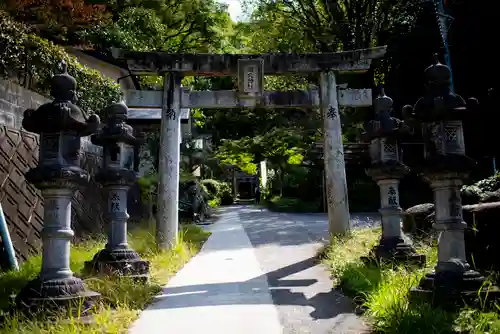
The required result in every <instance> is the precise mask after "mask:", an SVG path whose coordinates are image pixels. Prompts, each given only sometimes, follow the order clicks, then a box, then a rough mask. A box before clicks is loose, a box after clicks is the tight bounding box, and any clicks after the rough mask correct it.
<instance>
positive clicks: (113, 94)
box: [0, 10, 122, 114]
mask: <svg viewBox="0 0 500 334" xmlns="http://www.w3.org/2000/svg"><path fill="white" fill-rule="evenodd" d="M0 31H1V32H2V33H1V34H0V45H1V46H2V48H0V77H2V78H5V79H14V80H17V81H18V82H19V83H20V84H21V85H23V86H24V87H25V88H28V89H31V90H33V91H35V92H37V93H39V94H41V95H44V96H50V78H51V77H52V76H53V75H54V74H56V72H57V71H58V70H59V69H58V68H59V67H60V65H59V64H60V63H61V61H63V60H64V61H65V62H66V64H67V66H68V68H67V70H68V73H69V74H70V75H72V76H73V77H74V78H75V79H76V81H77V83H78V90H77V98H78V101H77V103H76V104H77V105H78V106H79V107H81V108H82V110H84V111H85V112H86V113H87V114H89V113H96V114H99V113H100V112H101V111H102V110H103V109H104V108H105V107H106V106H108V105H110V104H111V103H113V102H117V101H119V100H121V98H122V91H121V89H120V86H119V85H118V84H117V83H115V82H114V81H113V80H112V79H110V78H108V77H105V76H103V75H102V74H101V73H100V72H99V71H96V70H93V69H90V68H88V67H86V66H84V65H82V64H80V63H79V62H78V61H77V59H76V57H73V56H70V55H69V54H68V53H67V52H66V51H65V50H64V48H62V47H60V46H58V45H55V44H54V43H52V42H50V41H48V40H46V39H43V38H41V37H39V36H37V35H35V34H31V33H30V30H29V28H28V27H27V26H25V25H24V24H22V23H19V22H16V21H15V20H13V19H12V18H11V17H9V15H8V14H7V13H5V12H4V11H1V10H0Z"/></svg>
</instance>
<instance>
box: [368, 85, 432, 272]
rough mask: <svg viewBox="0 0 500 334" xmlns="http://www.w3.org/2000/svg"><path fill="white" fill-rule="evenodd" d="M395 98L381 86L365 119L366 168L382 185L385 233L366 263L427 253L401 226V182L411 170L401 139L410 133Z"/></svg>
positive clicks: (420, 260)
mask: <svg viewBox="0 0 500 334" xmlns="http://www.w3.org/2000/svg"><path fill="white" fill-rule="evenodd" d="M392 105H393V101H392V99H391V98H390V97H388V96H387V95H385V93H384V90H383V89H382V91H381V93H380V95H379V96H378V97H377V98H376V99H375V105H374V108H375V115H374V116H375V117H374V118H373V119H372V120H370V121H368V122H366V124H365V130H366V137H367V139H368V141H369V142H370V160H371V163H370V166H369V167H368V168H367V169H366V173H367V175H368V176H370V177H372V178H373V180H374V181H375V182H377V184H378V186H379V187H380V209H379V212H380V214H381V216H382V236H381V238H380V242H379V244H378V245H376V246H375V247H374V248H373V249H372V250H371V254H370V256H367V257H363V258H362V260H363V261H365V262H371V261H373V260H375V261H376V262H380V261H381V260H389V261H398V262H410V263H415V264H424V262H425V256H424V255H419V254H417V253H416V252H415V249H414V248H413V246H412V242H411V241H410V239H409V238H408V237H407V236H406V235H404V234H403V231H402V228H401V212H402V209H401V207H400V206H399V189H398V188H399V181H400V179H401V178H402V177H403V176H404V175H405V174H406V173H407V172H408V171H409V168H408V167H407V166H406V165H404V164H403V163H402V162H401V157H400V155H401V152H400V149H399V145H398V141H399V139H400V136H401V135H402V134H404V133H405V132H407V126H405V124H404V123H403V122H402V121H400V120H399V119H397V118H394V117H392V116H391V113H392V110H393V109H392Z"/></svg>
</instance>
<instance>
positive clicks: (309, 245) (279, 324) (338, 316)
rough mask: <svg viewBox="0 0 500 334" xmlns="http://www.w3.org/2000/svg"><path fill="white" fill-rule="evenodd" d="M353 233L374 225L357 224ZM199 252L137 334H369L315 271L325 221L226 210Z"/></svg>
mask: <svg viewBox="0 0 500 334" xmlns="http://www.w3.org/2000/svg"><path fill="white" fill-rule="evenodd" d="M353 220H354V224H355V225H365V224H370V223H372V222H373V221H370V219H369V218H367V217H354V219H353ZM207 229H208V230H209V231H211V232H212V235H211V237H210V238H209V239H208V241H207V242H206V243H205V245H204V246H203V249H202V251H201V252H200V253H199V254H198V255H197V256H196V257H195V258H193V259H192V260H191V261H190V262H189V263H188V264H187V265H186V266H184V268H183V269H182V270H181V271H180V272H179V273H177V275H176V276H175V277H174V278H172V279H171V280H170V282H169V284H168V285H167V286H166V287H165V288H164V290H163V293H162V295H160V296H158V298H157V300H156V301H155V302H154V303H153V304H152V305H151V306H150V307H148V308H147V309H146V310H145V311H144V312H143V313H142V314H141V316H140V318H139V320H138V321H136V322H135V323H134V325H133V326H132V328H131V330H130V333H132V334H157V333H158V334H159V333H162V334H164V333H165V334H198V333H200V334H202V333H203V334H206V333H214V334H247V333H248V334H250V333H252V334H278V333H279V334H292V333H304V334H306V333H313V334H323V333H339V334H340V333H353V334H354V333H366V332H367V328H366V326H365V325H364V324H363V323H362V321H361V320H360V319H359V318H358V317H357V316H356V315H355V314H354V313H353V307H352V303H351V301H350V300H349V299H348V298H346V297H344V296H343V295H341V294H340V293H338V292H337V291H335V290H333V289H332V283H331V280H330V279H329V276H328V273H327V272H326V270H325V269H324V268H323V267H322V266H321V265H316V264H315V263H314V256H315V254H316V252H317V250H318V249H319V247H321V241H322V239H323V238H326V237H327V235H328V233H327V220H326V216H325V215H321V214H300V215H299V214H283V213H272V212H268V211H266V210H261V209H259V208H256V207H253V206H246V207H245V206H233V207H228V208H224V209H223V211H222V215H221V217H220V219H219V220H218V222H217V223H215V224H213V225H211V226H209V227H208V228H207Z"/></svg>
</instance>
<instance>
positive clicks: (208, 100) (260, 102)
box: [125, 89, 372, 108]
mask: <svg viewBox="0 0 500 334" xmlns="http://www.w3.org/2000/svg"><path fill="white" fill-rule="evenodd" d="M341 92H342V90H341ZM125 94H126V101H127V105H128V106H129V107H131V108H134V107H137V108H161V106H162V101H163V92H162V91H154V90H128V91H126V93H125ZM353 95H356V96H355V98H353ZM339 104H340V105H342V106H350V107H364V106H370V105H371V104H372V94H371V89H345V90H343V94H339ZM319 105H320V98H319V92H318V90H309V91H305V90H295V91H283V92H267V91H266V92H264V93H263V94H262V96H261V97H258V98H244V97H242V96H241V94H240V92H236V91H232V90H220V91H191V90H189V89H183V90H182V94H181V108H235V107H241V108H254V107H261V108H312V107H317V106H319Z"/></svg>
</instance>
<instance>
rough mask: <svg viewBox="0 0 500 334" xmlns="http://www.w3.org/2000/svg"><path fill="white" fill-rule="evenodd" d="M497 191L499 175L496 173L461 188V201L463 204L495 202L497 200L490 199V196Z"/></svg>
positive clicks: (499, 182) (499, 184) (499, 183)
mask: <svg viewBox="0 0 500 334" xmlns="http://www.w3.org/2000/svg"><path fill="white" fill-rule="evenodd" d="M499 189H500V173H497V174H495V175H493V176H490V177H488V178H486V179H484V180H480V181H478V182H476V183H474V184H472V185H469V186H463V187H462V189H461V192H462V199H463V202H464V204H475V203H478V202H491V201H496V200H498V198H492V197H491V195H492V193H493V192H496V191H498V190H499Z"/></svg>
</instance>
